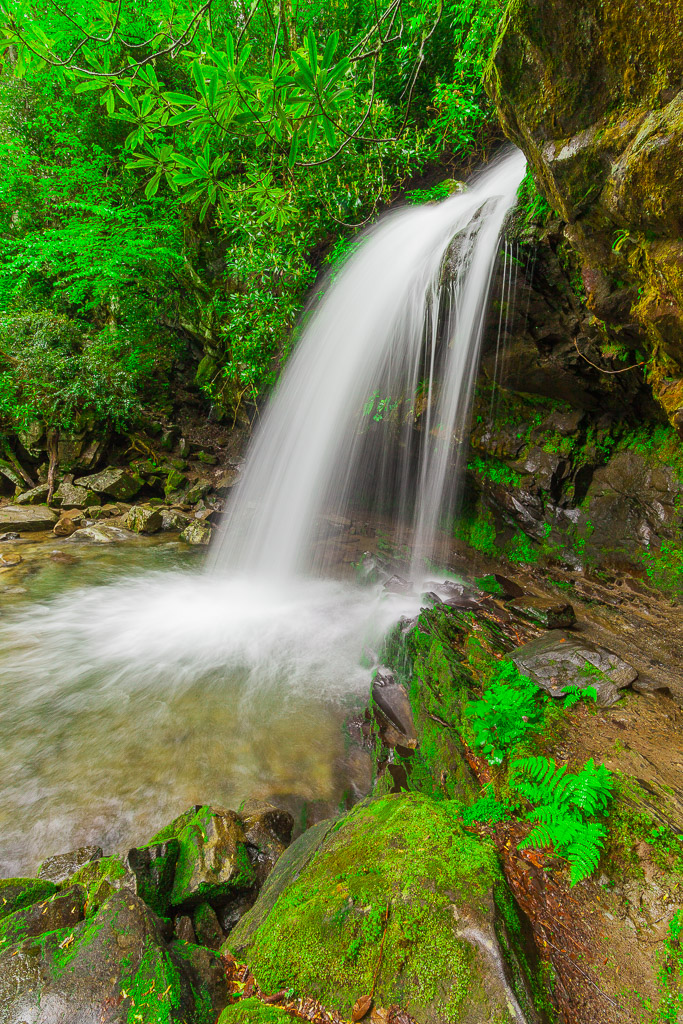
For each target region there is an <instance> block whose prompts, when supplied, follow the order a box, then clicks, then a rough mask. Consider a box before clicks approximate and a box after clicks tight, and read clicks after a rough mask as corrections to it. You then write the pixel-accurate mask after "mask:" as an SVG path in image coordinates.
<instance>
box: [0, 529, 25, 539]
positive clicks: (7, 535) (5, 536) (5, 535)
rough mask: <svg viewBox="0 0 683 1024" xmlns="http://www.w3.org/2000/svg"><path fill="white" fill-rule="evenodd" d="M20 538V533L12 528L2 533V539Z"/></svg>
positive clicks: (0, 535) (0, 537)
mask: <svg viewBox="0 0 683 1024" xmlns="http://www.w3.org/2000/svg"><path fill="white" fill-rule="evenodd" d="M20 539H21V536H20V534H18V533H14V532H13V531H12V530H9V531H8V532H7V533H0V541H5V540H20Z"/></svg>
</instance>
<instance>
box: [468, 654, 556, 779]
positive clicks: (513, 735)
mask: <svg viewBox="0 0 683 1024" xmlns="http://www.w3.org/2000/svg"><path fill="white" fill-rule="evenodd" d="M537 693H538V687H537V686H536V684H535V683H533V682H532V681H531V680H530V679H529V678H527V677H526V676H523V675H520V673H519V671H518V670H517V667H516V666H515V665H514V663H513V662H502V663H501V664H500V665H499V666H498V667H497V671H496V676H495V678H494V680H493V682H492V683H491V684H490V686H488V687H487V688H486V689H485V690H484V693H483V695H482V697H481V699H480V700H476V701H470V703H469V704H468V705H467V707H466V713H467V716H468V718H469V719H470V723H471V727H472V733H473V735H474V745H475V747H477V748H478V749H479V751H480V752H481V753H482V754H483V755H484V756H485V757H486V759H487V761H489V763H490V764H500V763H501V762H502V760H503V758H504V757H505V754H506V753H507V752H508V751H509V750H510V749H512V748H514V747H515V746H516V745H517V744H518V743H519V742H520V741H521V740H522V739H523V738H524V736H525V735H526V734H527V732H529V731H530V730H532V729H535V728H538V723H539V719H540V711H539V708H538V705H537V703H536V695H537Z"/></svg>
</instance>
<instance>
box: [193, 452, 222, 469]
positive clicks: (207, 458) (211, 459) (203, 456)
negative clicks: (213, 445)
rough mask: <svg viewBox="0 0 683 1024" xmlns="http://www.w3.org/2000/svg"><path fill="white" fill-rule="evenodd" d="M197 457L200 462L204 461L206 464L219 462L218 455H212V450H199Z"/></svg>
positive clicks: (213, 464)
mask: <svg viewBox="0 0 683 1024" xmlns="http://www.w3.org/2000/svg"><path fill="white" fill-rule="evenodd" d="M197 458H198V459H199V461H200V462H203V463H204V465H205V466H215V465H216V464H217V463H218V459H217V458H216V456H215V455H211V453H210V452H197Z"/></svg>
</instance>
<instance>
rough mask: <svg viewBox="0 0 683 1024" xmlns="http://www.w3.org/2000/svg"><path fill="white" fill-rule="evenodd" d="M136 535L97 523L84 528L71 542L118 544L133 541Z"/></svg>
mask: <svg viewBox="0 0 683 1024" xmlns="http://www.w3.org/2000/svg"><path fill="white" fill-rule="evenodd" d="M136 536H137V535H136V534H135V533H133V532H132V531H131V530H122V529H121V527H119V526H108V525H106V524H105V523H102V524H101V525H100V524H99V523H98V524H96V525H93V526H86V527H84V528H83V529H82V530H78V531H77V533H75V534H74V536H73V537H72V538H71V542H72V543H74V542H79V543H80V542H89V543H91V544H119V543H123V542H124V541H130V540H134V539H135V537H136Z"/></svg>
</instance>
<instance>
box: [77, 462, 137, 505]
mask: <svg viewBox="0 0 683 1024" xmlns="http://www.w3.org/2000/svg"><path fill="white" fill-rule="evenodd" d="M75 483H76V485H77V486H78V487H85V488H87V489H89V490H91V491H95V492H96V493H97V494H108V495H109V497H111V498H116V499H122V500H124V501H125V500H126V499H127V498H132V497H133V495H135V494H137V493H138V491H139V490H140V488H141V487H142V485H143V480H142V479H141V478H140V477H139V476H138V475H137V473H132V472H131V471H130V470H128V469H121V468H118V467H115V466H108V467H107V468H106V469H103V470H102V471H101V472H99V473H94V474H93V475H92V476H82V477H80V479H78V480H76V481H75Z"/></svg>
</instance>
